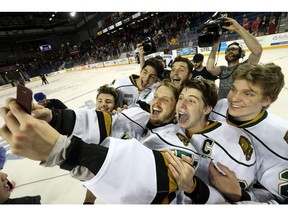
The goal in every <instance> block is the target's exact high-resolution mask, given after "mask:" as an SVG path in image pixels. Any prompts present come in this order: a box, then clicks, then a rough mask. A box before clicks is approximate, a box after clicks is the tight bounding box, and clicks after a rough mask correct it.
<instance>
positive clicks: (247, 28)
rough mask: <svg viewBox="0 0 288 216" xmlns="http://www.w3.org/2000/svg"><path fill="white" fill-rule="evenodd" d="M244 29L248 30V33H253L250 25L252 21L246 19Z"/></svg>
mask: <svg viewBox="0 0 288 216" xmlns="http://www.w3.org/2000/svg"><path fill="white" fill-rule="evenodd" d="M243 28H244V29H246V31H248V32H249V33H251V23H250V21H249V20H248V18H247V17H246V18H244V21H243Z"/></svg>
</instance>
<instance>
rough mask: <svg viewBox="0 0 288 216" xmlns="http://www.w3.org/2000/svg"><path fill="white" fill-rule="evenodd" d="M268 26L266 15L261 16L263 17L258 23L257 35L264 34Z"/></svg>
mask: <svg viewBox="0 0 288 216" xmlns="http://www.w3.org/2000/svg"><path fill="white" fill-rule="evenodd" d="M268 26H269V20H268V19H267V17H266V16H263V18H262V20H261V22H260V24H259V28H258V36H263V35H266V34H267V30H268Z"/></svg>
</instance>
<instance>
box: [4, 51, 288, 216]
mask: <svg viewBox="0 0 288 216" xmlns="http://www.w3.org/2000/svg"><path fill="white" fill-rule="evenodd" d="M246 55H249V53H246ZM206 60H207V56H205V59H204V62H206ZM261 62H262V63H267V62H274V63H275V64H277V65H279V66H281V67H282V70H283V72H284V74H285V83H286V84H285V87H284V88H283V90H282V92H281V94H280V96H279V99H278V100H277V101H276V102H275V103H274V104H272V105H271V107H270V108H269V110H270V111H271V112H274V113H276V114H278V115H280V116H282V117H283V118H285V119H287V120H288V112H286V111H285V110H286V108H287V107H286V106H287V105H288V103H287V99H288V64H287V62H288V49H287V48H281V49H272V50H264V51H263V54H262V58H261ZM218 65H226V62H225V59H224V56H223V55H220V56H219V61H218ZM139 71H140V70H139V65H137V64H131V65H125V66H114V67H109V68H99V69H91V70H86V71H78V72H67V73H64V74H60V75H55V76H49V77H47V79H48V81H49V82H50V84H49V85H41V83H42V82H41V80H38V81H35V82H30V83H27V87H29V88H31V89H32V90H33V92H34V93H36V92H39V91H42V92H44V93H45V94H46V95H47V97H48V98H58V99H60V100H61V101H63V102H64V103H65V104H66V105H67V106H68V107H69V108H78V107H87V108H89V109H94V108H95V97H96V90H97V89H98V87H100V86H101V85H103V84H106V83H110V82H111V81H112V80H114V79H115V78H118V77H121V76H126V75H130V74H132V73H136V74H138V73H139ZM15 96H16V88H15V87H14V88H9V89H6V90H3V91H0V106H3V104H4V103H5V99H6V98H7V97H15ZM3 124H4V123H3V119H2V118H1V119H0V126H2V125H3ZM0 145H2V146H5V148H6V149H7V161H6V164H5V166H4V169H3V172H5V173H7V174H8V175H9V176H8V178H9V179H10V180H15V181H16V188H15V190H14V191H13V193H12V196H11V197H12V198H13V197H19V196H27V195H38V194H39V195H41V197H42V200H41V202H42V204H82V203H83V200H84V197H85V192H86V189H85V188H84V187H83V186H82V184H81V183H80V182H78V181H77V180H75V179H73V178H72V177H70V175H69V173H68V172H67V171H63V170H60V169H59V168H58V167H54V168H43V167H42V166H39V162H35V161H31V160H29V159H24V158H21V157H18V156H15V155H13V154H11V152H10V150H9V146H8V145H6V143H5V142H4V141H3V139H2V137H0ZM96 203H102V202H101V201H100V200H97V201H96ZM56 214H57V213H56ZM95 214H96V215H97V212H95Z"/></svg>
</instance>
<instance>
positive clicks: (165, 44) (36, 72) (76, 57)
mask: <svg viewBox="0 0 288 216" xmlns="http://www.w3.org/2000/svg"><path fill="white" fill-rule="evenodd" d="M116 14H117V13H116ZM212 14H213V13H210V12H209V13H208V12H193V13H188V12H178V13H176V12H159V13H154V16H150V17H149V18H147V19H144V20H143V21H141V22H135V23H134V24H133V25H132V24H129V26H126V27H124V26H123V29H122V30H119V31H117V32H115V33H113V34H111V33H110V34H107V33H106V34H102V35H100V36H96V37H94V38H91V39H90V40H87V41H83V42H79V43H78V44H67V45H64V46H62V47H61V48H60V49H58V50H57V49H53V48H52V50H50V51H48V52H41V51H40V50H39V51H37V50H33V51H32V52H31V54H30V55H29V56H26V57H24V58H19V59H17V60H14V61H10V62H7V61H6V62H2V64H1V66H3V65H4V66H6V65H9V64H10V65H12V64H14V65H16V66H17V68H18V69H19V71H21V72H22V74H23V76H24V77H25V78H26V80H29V78H31V77H36V76H40V75H41V74H49V73H51V72H54V71H58V70H61V69H64V68H72V67H75V66H82V65H87V64H92V63H96V62H101V61H107V60H112V59H117V58H119V57H120V56H121V54H122V53H126V52H129V53H130V55H134V54H135V53H134V50H135V49H136V45H137V44H138V43H141V42H142V41H143V40H144V39H145V38H146V37H151V38H152V39H153V40H154V41H155V43H156V46H157V51H163V50H164V49H165V48H169V49H170V50H172V49H177V48H183V47H190V46H197V43H198V42H197V38H198V36H199V34H200V33H198V32H197V28H198V27H199V25H201V24H202V23H204V22H205V21H206V20H207V19H209V17H211V15H212ZM127 15H131V13H127V14H126V13H122V14H121V16H115V17H112V18H111V19H110V20H111V23H114V22H116V21H118V20H121V19H123V18H124V17H125V16H127ZM281 16H286V14H284V13H281V12H249V13H243V12H242V13H241V12H230V13H229V17H232V18H234V19H235V20H237V21H238V22H239V23H241V24H242V25H243V27H244V28H245V29H247V31H249V32H250V33H252V34H253V35H254V36H261V35H267V34H274V33H277V26H278V21H279V18H280V17H281ZM108 24H109V23H107V25H108ZM237 37H238V36H237V34H233V33H232V34H231V33H228V32H226V33H224V37H223V38H222V40H224V41H228V40H233V39H237ZM10 79H12V78H10ZM3 82H5V79H2V80H1V79H0V85H3V84H7V83H8V81H7V80H6V82H7V83H3Z"/></svg>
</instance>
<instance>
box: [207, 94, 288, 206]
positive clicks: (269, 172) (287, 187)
mask: <svg viewBox="0 0 288 216" xmlns="http://www.w3.org/2000/svg"><path fill="white" fill-rule="evenodd" d="M227 109H228V101H227V99H222V100H220V101H218V103H217V105H216V107H215V108H214V111H213V113H211V115H210V118H211V119H221V120H223V119H224V120H226V119H227V122H228V123H229V124H231V125H234V124H233V123H232V122H229V120H228V118H226V116H227ZM234 126H236V127H239V128H242V130H243V131H245V132H246V133H248V134H249V135H250V136H251V138H252V143H253V145H254V148H255V151H256V155H257V173H256V177H257V180H258V181H259V183H260V184H261V185H263V186H264V187H265V188H266V189H267V190H269V191H270V192H271V193H273V194H274V195H275V196H277V197H278V199H279V201H280V202H285V199H286V202H287V199H288V122H287V121H286V120H284V119H281V118H279V117H278V116H276V115H274V114H273V113H271V112H267V111H265V112H262V113H260V114H259V116H258V117H257V118H255V119H253V120H251V121H250V122H247V123H245V124H242V125H234ZM256 201H257V200H256Z"/></svg>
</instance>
